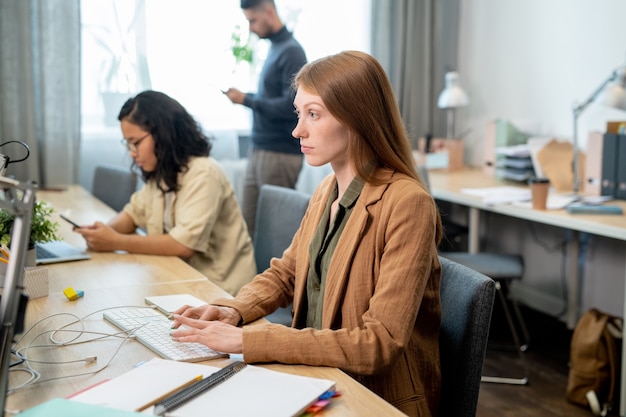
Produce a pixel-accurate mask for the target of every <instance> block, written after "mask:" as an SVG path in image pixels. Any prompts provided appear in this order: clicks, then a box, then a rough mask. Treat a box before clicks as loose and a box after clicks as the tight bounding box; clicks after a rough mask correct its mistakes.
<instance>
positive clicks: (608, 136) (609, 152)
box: [600, 133, 618, 197]
mask: <svg viewBox="0 0 626 417" xmlns="http://www.w3.org/2000/svg"><path fill="white" fill-rule="evenodd" d="M617 146H618V135H617V134H615V133H605V134H604V141H603V143H602V183H601V185H600V192H601V195H606V196H612V197H615V196H616V195H617V155H618V149H617Z"/></svg>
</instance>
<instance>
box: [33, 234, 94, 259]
mask: <svg viewBox="0 0 626 417" xmlns="http://www.w3.org/2000/svg"><path fill="white" fill-rule="evenodd" d="M35 249H36V252H37V264H38V265H46V264H53V263H57V262H69V261H80V260H83V259H91V256H90V255H89V254H88V253H86V252H83V251H81V250H79V249H78V248H76V247H74V246H72V245H70V244H69V243H66V242H64V241H62V240H55V241H52V242H45V243H37V244H35Z"/></svg>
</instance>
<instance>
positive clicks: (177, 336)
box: [171, 306, 243, 353]
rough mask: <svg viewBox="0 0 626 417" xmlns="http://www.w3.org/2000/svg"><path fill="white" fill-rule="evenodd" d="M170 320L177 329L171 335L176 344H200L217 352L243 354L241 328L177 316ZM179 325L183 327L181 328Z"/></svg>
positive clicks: (219, 322) (218, 322)
mask: <svg viewBox="0 0 626 417" xmlns="http://www.w3.org/2000/svg"><path fill="white" fill-rule="evenodd" d="M203 307H207V306H203ZM210 307H216V306H210ZM216 308H226V307H216ZM237 314H238V313H237ZM172 319H173V320H174V323H175V327H176V328H177V329H176V330H173V331H172V333H171V335H172V338H173V339H174V340H175V341H177V342H195V343H202V344H203V345H205V346H208V347H210V348H211V349H213V350H216V351H218V352H225V353H243V329H242V328H241V327H236V326H234V325H231V324H226V323H223V322H221V321H215V320H212V321H206V320H198V319H193V318H189V317H185V316H182V315H179V314H174V315H173V317H172ZM181 325H184V326H185V327H182V328H181V327H180V326H181Z"/></svg>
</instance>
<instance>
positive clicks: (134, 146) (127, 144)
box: [120, 132, 150, 152]
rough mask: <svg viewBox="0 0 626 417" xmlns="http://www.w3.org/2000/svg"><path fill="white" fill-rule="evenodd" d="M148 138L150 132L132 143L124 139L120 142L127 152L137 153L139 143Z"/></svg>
mask: <svg viewBox="0 0 626 417" xmlns="http://www.w3.org/2000/svg"><path fill="white" fill-rule="evenodd" d="M148 136H150V132H148V133H146V134H145V135H143V136H142V137H140V138H139V139H137V140H136V141H134V142H132V143H131V142H129V141H128V140H126V139H124V138H122V140H120V142H121V143H122V145H124V146H125V147H126V149H128V152H137V148H138V147H139V144H140V143H141V141H142V140H144V139H145V138H147V137H148Z"/></svg>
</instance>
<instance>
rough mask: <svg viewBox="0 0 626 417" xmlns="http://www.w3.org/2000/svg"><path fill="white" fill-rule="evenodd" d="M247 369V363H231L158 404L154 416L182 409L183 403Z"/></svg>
mask: <svg viewBox="0 0 626 417" xmlns="http://www.w3.org/2000/svg"><path fill="white" fill-rule="evenodd" d="M245 367H246V363H245V362H240V361H237V362H233V363H231V364H230V365H228V366H226V367H224V368H222V369H220V370H219V371H217V372H215V373H214V374H211V375H209V376H208V377H206V378H204V379H203V380H201V381H198V382H196V383H194V384H192V385H191V386H189V387H187V388H185V389H184V390H181V391H178V392H177V393H176V394H174V395H171V396H170V397H168V398H166V399H164V400H163V401H160V402H158V403H157V404H155V406H154V412H153V414H154V415H156V416H162V415H165V413H167V412H169V411H172V410H174V409H176V408H178V407H180V406H181V405H182V404H183V403H185V402H187V401H189V400H191V399H193V398H195V397H197V396H198V395H200V394H202V393H204V392H205V391H207V390H210V389H211V388H213V387H214V386H216V385H218V384H220V383H222V382H224V381H226V380H227V379H229V378H230V377H232V376H233V375H235V374H236V373H237V372H239V371H241V370H243V369H244V368H245Z"/></svg>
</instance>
